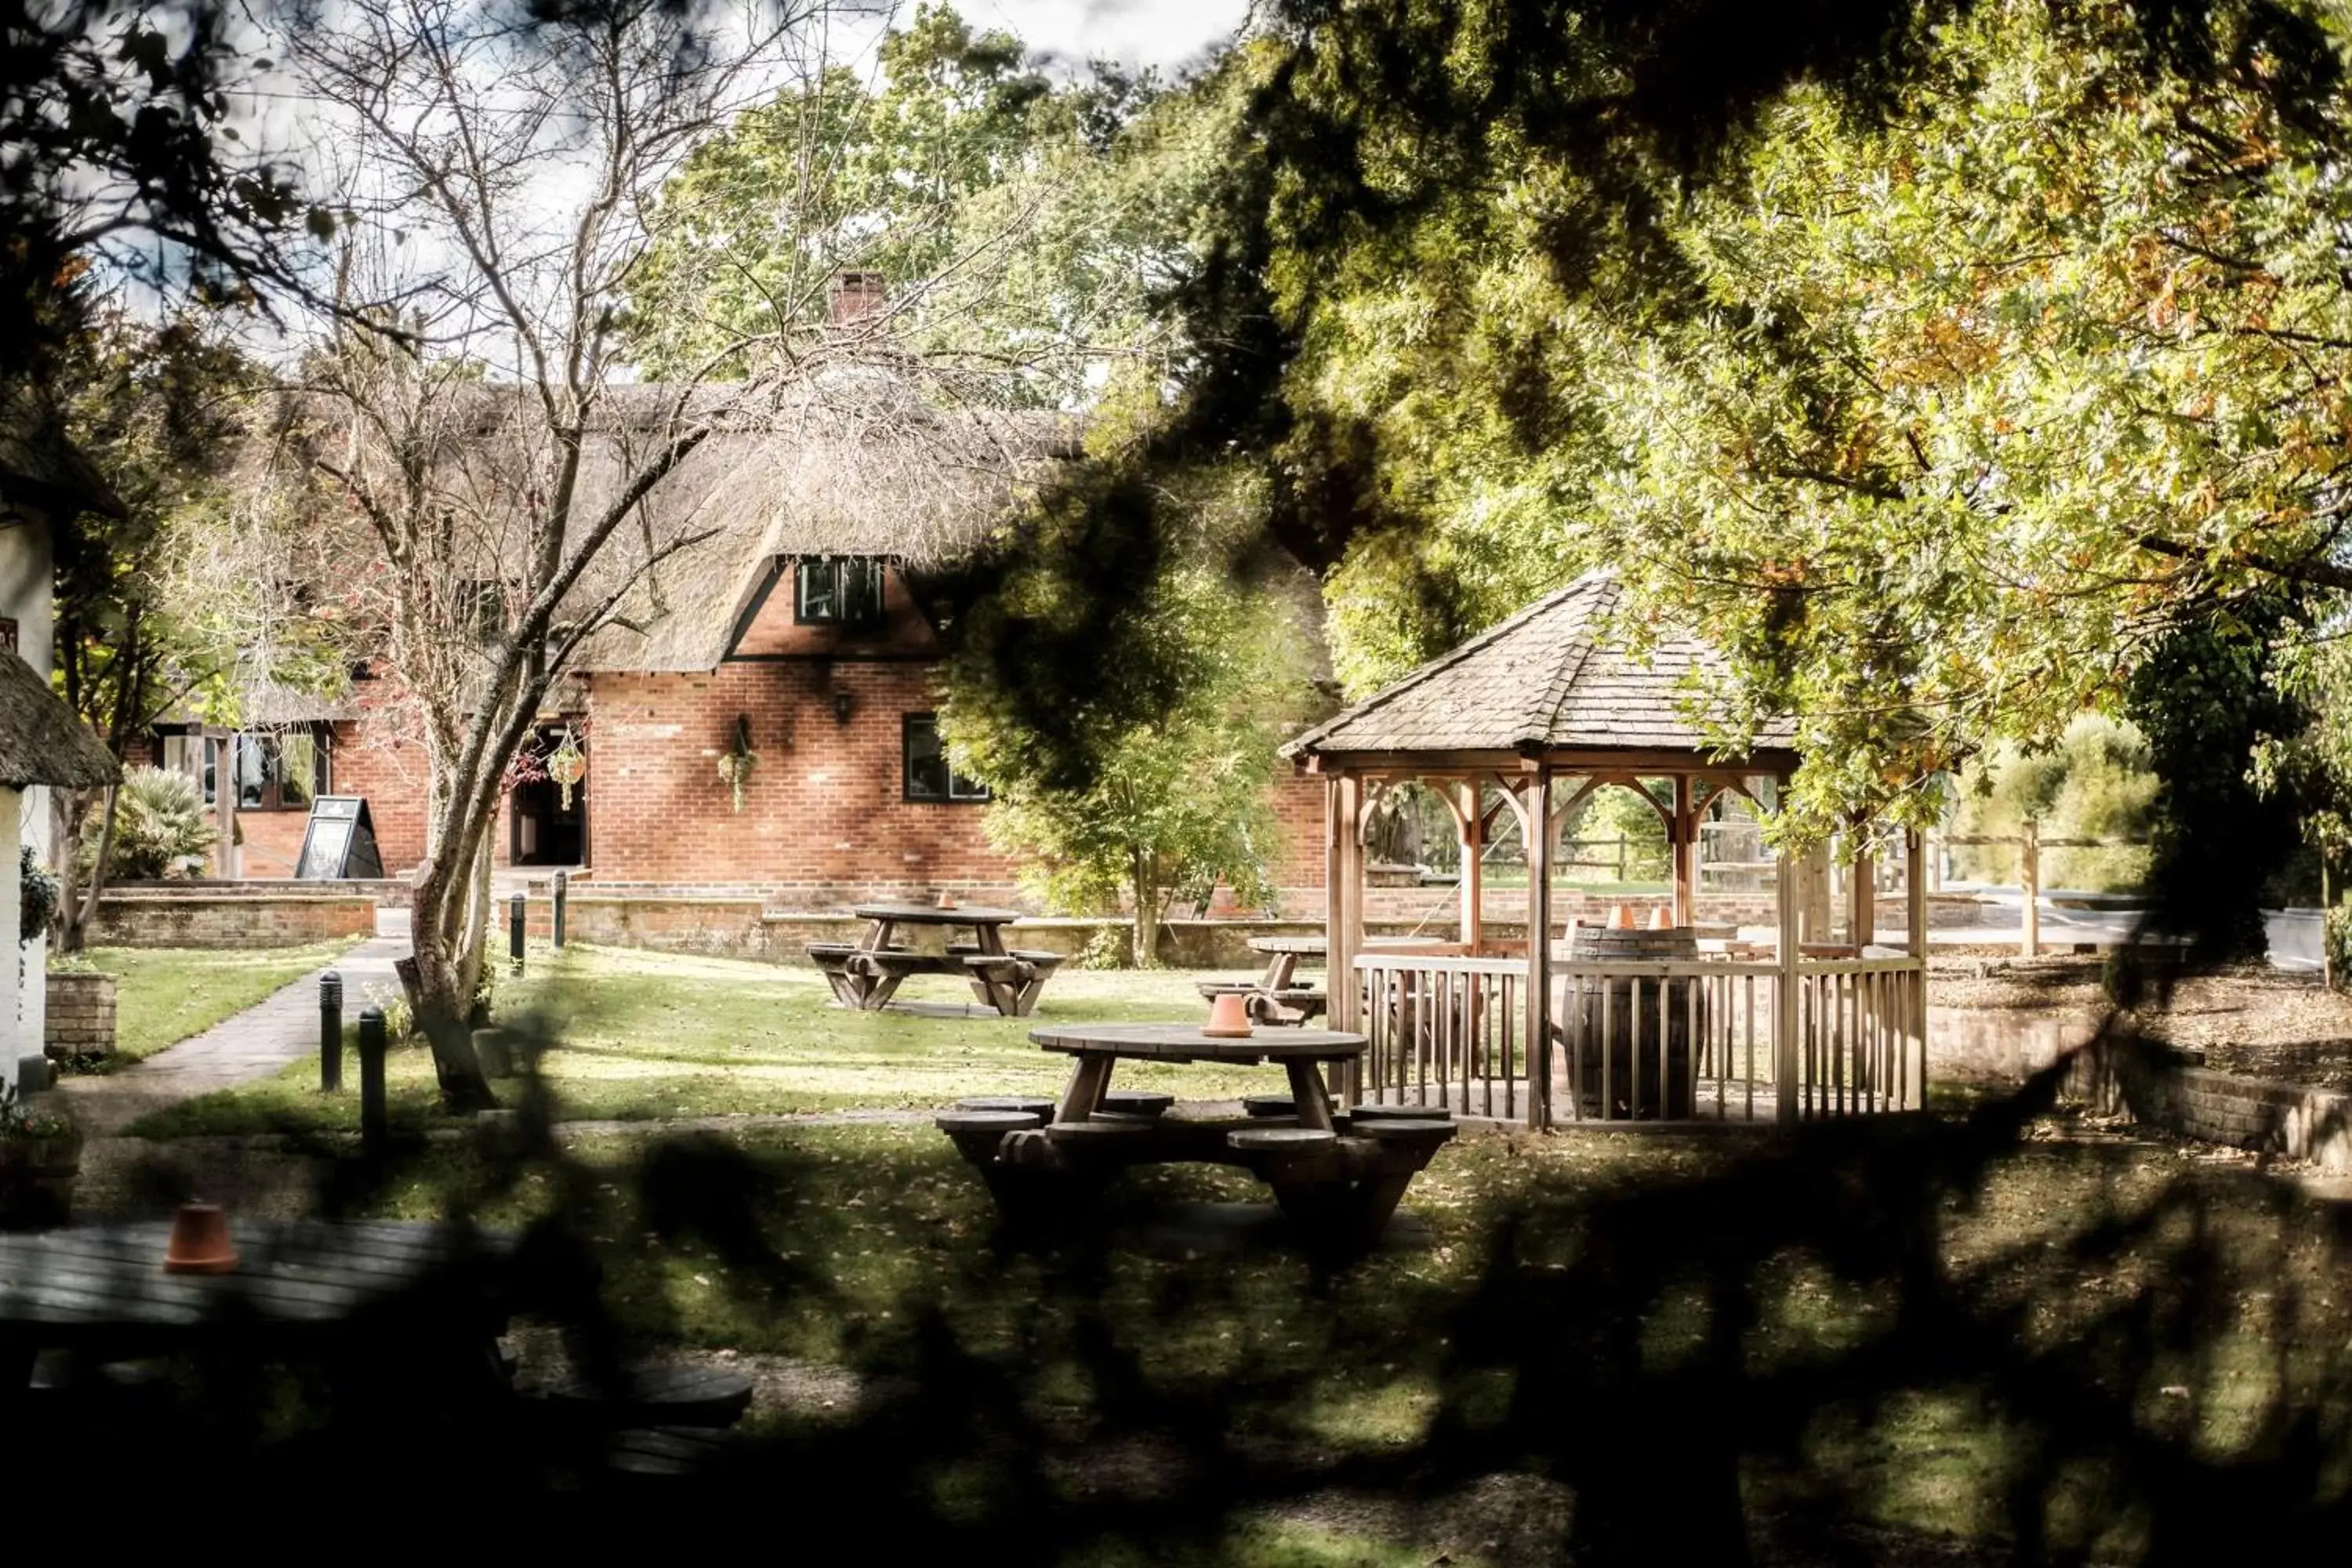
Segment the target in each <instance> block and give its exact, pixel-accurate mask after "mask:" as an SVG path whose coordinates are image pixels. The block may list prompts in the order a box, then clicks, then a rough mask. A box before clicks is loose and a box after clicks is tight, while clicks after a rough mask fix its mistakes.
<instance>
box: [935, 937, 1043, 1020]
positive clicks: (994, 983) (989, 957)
mask: <svg viewBox="0 0 2352 1568" xmlns="http://www.w3.org/2000/svg"><path fill="white" fill-rule="evenodd" d="M1065 958H1066V954H1063V953H1058V952H1032V951H1030V950H1027V949H1018V950H1015V951H1014V952H968V953H965V954H963V955H962V958H961V961H960V962H961V963H962V965H963V969H964V973H965V976H966V978H968V979H970V980H971V990H972V994H973V995H975V996H977V997H979V998H980V999H981V1000H982V1002H984V1003H986V1004H987V1005H990V1006H992V1007H994V1008H996V1009H997V1011H998V1012H1000V1013H1003V1015H1004V1016H1007V1017H1014V1018H1025V1017H1027V1016H1029V1015H1030V1014H1032V1013H1034V1012H1035V1011H1036V1008H1037V994H1038V993H1039V992H1040V991H1043V990H1044V989H1045V982H1046V981H1048V980H1050V979H1052V978H1053V974H1054V971H1055V970H1056V969H1058V968H1060V967H1061V966H1062V963H1063V962H1064V960H1065Z"/></svg>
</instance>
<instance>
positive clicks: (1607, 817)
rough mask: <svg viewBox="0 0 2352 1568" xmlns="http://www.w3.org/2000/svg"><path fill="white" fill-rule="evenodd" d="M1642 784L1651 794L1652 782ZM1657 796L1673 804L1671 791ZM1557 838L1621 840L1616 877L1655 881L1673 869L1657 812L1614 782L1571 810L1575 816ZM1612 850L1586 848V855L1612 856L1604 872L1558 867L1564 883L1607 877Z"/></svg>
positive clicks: (1613, 869) (1612, 874)
mask: <svg viewBox="0 0 2352 1568" xmlns="http://www.w3.org/2000/svg"><path fill="white" fill-rule="evenodd" d="M1647 787H1648V788H1649V790H1650V791H1651V793H1652V794H1654V795H1655V794H1656V793H1657V788H1656V786H1655V785H1649V786H1647ZM1662 799H1663V802H1664V805H1666V807H1667V808H1668V809H1669V810H1671V809H1672V808H1673V805H1674V796H1673V795H1672V794H1671V792H1670V791H1669V793H1667V794H1665V795H1663V797H1662ZM1560 837H1561V838H1562V839H1563V840H1566V839H1571V838H1580V839H1588V840H1590V839H1604V840H1612V841H1613V840H1615V839H1619V838H1622V839H1625V840H1626V841H1627V843H1626V850H1625V876H1624V878H1623V880H1625V881H1629V882H1655V881H1661V880H1663V879H1665V878H1666V877H1667V876H1668V875H1669V874H1670V872H1671V871H1672V869H1673V868H1672V867H1671V865H1670V864H1669V863H1668V862H1669V858H1668V855H1667V849H1666V824H1665V821H1664V818H1662V817H1661V816H1658V814H1657V811H1656V810H1655V808H1654V807H1653V806H1652V805H1650V804H1649V802H1647V801H1645V800H1643V798H1642V797H1641V796H1640V795H1636V794H1634V793H1633V791H1632V790H1630V789H1627V788H1624V787H1623V786H1622V785H1619V784H1604V785H1602V786H1601V788H1600V789H1598V790H1595V791H1594V792H1593V793H1592V795H1591V798H1590V799H1588V800H1587V801H1586V802H1585V803H1584V804H1583V805H1581V806H1579V807H1578V808H1577V813H1576V816H1575V818H1574V819H1573V820H1572V821H1570V823H1568V824H1567V825H1566V826H1563V827H1562V828H1561V830H1560ZM1560 853H1561V855H1562V856H1563V858H1564V857H1565V856H1566V855H1567V854H1568V853H1569V851H1568V850H1567V848H1566V847H1565V846H1564V845H1563V847H1562V848H1561V850H1560ZM1615 853H1616V847H1615V845H1614V843H1613V842H1612V843H1610V844H1609V845H1608V846H1607V847H1594V848H1593V850H1592V855H1591V858H1593V859H1595V860H1599V859H1603V858H1611V859H1612V864H1611V866H1610V868H1609V870H1608V872H1607V873H1606V874H1605V876H1604V874H1603V873H1602V872H1601V868H1600V867H1598V866H1579V867H1574V868H1567V867H1563V868H1561V870H1562V875H1563V876H1565V877H1566V878H1567V879H1568V880H1570V881H1592V880H1601V879H1615V877H1616V867H1615V864H1614V861H1613V857H1614V855H1615Z"/></svg>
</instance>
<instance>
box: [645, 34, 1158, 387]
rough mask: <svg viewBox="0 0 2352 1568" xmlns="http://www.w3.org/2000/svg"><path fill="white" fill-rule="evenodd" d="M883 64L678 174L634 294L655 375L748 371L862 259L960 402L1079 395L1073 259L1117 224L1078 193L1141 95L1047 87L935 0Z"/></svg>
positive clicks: (1082, 319)
mask: <svg viewBox="0 0 2352 1568" xmlns="http://www.w3.org/2000/svg"><path fill="white" fill-rule="evenodd" d="M879 55H880V59H879V72H878V79H877V80H876V81H874V82H873V83H872V84H871V85H869V84H868V83H867V82H866V80H865V79H861V77H860V76H859V75H858V73H857V72H856V71H854V70H852V69H850V68H847V67H845V66H831V67H828V68H824V69H822V70H820V71H818V72H815V73H814V74H813V75H811V76H810V78H809V79H807V80H805V81H803V82H800V83H797V84H795V85H793V86H792V87H790V88H788V89H785V90H784V91H782V92H781V93H779V94H778V95H777V96H776V98H775V99H774V100H772V101H771V102H769V103H767V104H764V105H762V106H761V107H759V108H755V109H751V110H747V111H745V112H744V113H742V114H740V115H739V116H737V117H736V118H735V119H734V120H733V121H731V122H730V124H729V125H728V126H727V127H726V128H725V129H724V131H723V132H720V133H719V134H718V135H716V136H714V137H712V138H711V139H710V140H709V141H708V142H705V143H704V144H703V145H702V146H701V147H699V148H698V149H697V150H696V151H695V152H694V153H693V154H692V155H691V156H689V157H688V158H687V159H686V160H685V161H684V162H683V163H682V164H681V166H680V167H679V169H678V171H677V174H675V175H674V176H672V177H671V178H670V179H669V180H668V182H667V184H665V185H664V186H663V188H662V192H661V196H660V201H659V205H658V209H657V212H656V216H655V228H654V233H655V238H654V242H653V243H652V244H651V245H650V246H649V247H648V248H647V250H646V256H645V258H644V259H643V262H642V264H641V265H640V266H639V267H638V268H637V269H636V271H635V276H634V277H633V278H632V279H631V282H630V285H629V295H628V313H627V323H628V327H627V335H628V340H629V342H630V344H631V347H632V351H633V353H635V356H636V357H637V359H638V360H639V362H640V363H642V365H643V366H644V368H645V369H646V371H647V372H648V373H649V374H653V375H656V376H659V377H664V378H678V377H707V376H709V375H713V374H717V375H740V374H743V365H744V363H745V361H744V359H743V357H742V345H743V344H744V343H745V342H746V341H747V340H751V339H756V338H759V337H761V335H763V334H769V333H776V332H788V331H793V330H796V329H797V328H798V327H799V326H800V325H801V324H802V323H803V322H805V321H808V320H810V319H812V318H816V319H822V317H823V314H824V310H825V309H826V295H825V290H826V288H827V285H828V282H829V280H830V279H832V278H834V277H835V275H836V274H837V273H839V272H842V271H844V270H850V269H855V270H860V271H870V272H873V273H877V274H878V275H879V276H880V277H881V279H883V280H884V284H885V287H886V288H887V290H888V295H889V298H888V302H887V305H886V306H885V307H884V309H885V310H887V313H888V314H889V316H890V317H891V319H892V321H893V331H894V332H895V333H897V334H898V336H899V337H901V338H902V339H903V340H904V341H905V342H907V343H908V346H910V347H912V348H916V349H919V350H921V351H922V352H923V354H924V362H925V363H926V364H927V366H928V369H929V374H931V375H934V376H940V377H946V378H949V379H952V380H954V381H955V382H956V383H957V384H958V386H959V389H960V390H961V392H962V393H963V394H964V395H984V396H987V397H989V398H992V399H995V400H1003V399H1013V400H1024V401H1044V402H1047V403H1058V402H1063V401H1066V400H1067V399H1068V398H1069V397H1071V396H1074V395H1079V394H1080V393H1082V391H1083V389H1084V381H1083V370H1082V368H1081V369H1078V370H1076V372H1074V371H1073V368H1072V367H1071V366H1070V365H1068V364H1067V363H1065V360H1066V350H1067V349H1068V348H1069V347H1070V346H1071V345H1072V344H1073V343H1076V342H1082V341H1086V340H1090V339H1092V338H1094V337H1097V336H1099V335H1101V332H1102V328H1101V327H1100V325H1099V321H1098V318H1099V317H1100V316H1101V315H1102V313H1103V311H1104V309H1105V304H1104V302H1103V301H1102V300H1097V299H1096V298H1095V296H1096V295H1097V294H1099V293H1101V292H1103V291H1104V288H1105V285H1104V282H1103V279H1101V278H1100V277H1098V276H1095V275H1092V274H1091V273H1090V272H1089V270H1088V268H1087V265H1086V263H1085V261H1084V259H1083V258H1084V257H1085V256H1086V255H1087V253H1088V252H1089V251H1099V250H1102V249H1104V248H1106V246H1105V240H1104V237H1105V236H1106V235H1107V234H1109V233H1111V232H1112V231H1115V230H1116V229H1117V228H1118V222H1117V213H1116V210H1115V209H1113V208H1111V207H1109V206H1107V205H1104V204H1102V203H1099V202H1085V201H1081V200H1078V199H1076V197H1077V193H1078V192H1079V191H1080V189H1081V188H1084V189H1086V190H1088V191H1092V192H1095V193H1097V194H1099V192H1100V188H1101V184H1102V168H1103V166H1104V165H1105V164H1106V163H1108V160H1109V157H1110V152H1111V148H1112V145H1113V143H1114V142H1116V141H1117V139H1118V132H1119V129H1120V127H1121V126H1122V125H1124V124H1125V123H1126V122H1127V121H1129V119H1131V118H1132V117H1133V116H1134V114H1135V113H1136V112H1137V111H1138V110H1139V109H1140V108H1141V107H1142V106H1143V105H1144V104H1145V103H1147V102H1148V101H1149V100H1150V96H1151V91H1152V89H1151V84H1150V82H1149V81H1148V80H1143V81H1138V80H1134V79H1127V78H1124V77H1121V76H1118V75H1117V74H1116V73H1113V72H1109V71H1108V70H1100V69H1098V70H1097V72H1096V73H1095V74H1094V75H1093V76H1091V77H1089V78H1087V79H1083V80H1080V81H1078V82H1076V83H1073V84H1070V85H1066V86H1056V85H1055V84H1054V83H1053V82H1051V81H1049V80H1048V79H1046V78H1045V76H1044V75H1042V74H1041V73H1040V72H1039V71H1037V70H1036V69H1035V68H1033V67H1032V66H1031V65H1030V63H1029V62H1028V60H1027V58H1026V56H1025V54H1024V49H1023V47H1022V45H1021V41H1020V40H1019V39H1018V38H1017V37H1013V35H1012V34H1011V33H1008V32H1004V31H1001V30H987V31H982V30H976V29H974V28H973V27H972V26H971V25H970V24H968V23H967V22H965V21H964V20H963V19H962V18H961V17H960V16H957V15H956V14H955V13H954V12H953V11H952V10H950V9H949V8H948V7H946V6H944V5H920V6H918V7H917V9H916V11H915V14H914V16H913V18H912V20H911V21H910V22H909V23H908V26H906V27H904V28H903V29H898V30H894V31H892V32H890V33H888V34H887V35H886V36H885V37H884V38H883V41H882V45H881V48H880V51H879ZM989 198H993V199H989ZM1112 248H1115V247H1112Z"/></svg>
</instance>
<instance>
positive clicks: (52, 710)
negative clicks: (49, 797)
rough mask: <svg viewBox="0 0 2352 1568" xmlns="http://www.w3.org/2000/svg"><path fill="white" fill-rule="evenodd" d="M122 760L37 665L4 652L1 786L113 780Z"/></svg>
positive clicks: (0, 659) (0, 662)
mask: <svg viewBox="0 0 2352 1568" xmlns="http://www.w3.org/2000/svg"><path fill="white" fill-rule="evenodd" d="M121 777H122V765H121V763H118V762H116V761H115V760H114V757H113V754H112V753H110V752H108V751H107V749H106V748H105V746H103V745H102V744H100V742H99V739H98V737H97V736H96V735H94V734H92V733H90V731H89V726H88V725H86V724H84V723H83V722H82V721H80V720H79V718H77V717H76V716H75V715H74V710H72V709H70V708H68V707H67V706H66V705H65V703H64V702H63V701H61V700H59V699H58V695H57V693H56V692H54V691H51V690H50V689H49V686H48V682H47V681H45V680H43V679H41V678H40V677H39V676H38V675H36V674H35V673H33V667H32V666H30V665H28V664H26V662H25V661H24V660H23V659H21V658H17V657H16V655H14V654H0V786H5V787H6V788H8V789H15V790H22V789H29V788H31V787H32V786H33V785H35V784H63V785H67V786H69V787H72V788H77V789H86V788H90V787H93V786H96V785H99V784H114V783H116V782H118V781H119V780H121Z"/></svg>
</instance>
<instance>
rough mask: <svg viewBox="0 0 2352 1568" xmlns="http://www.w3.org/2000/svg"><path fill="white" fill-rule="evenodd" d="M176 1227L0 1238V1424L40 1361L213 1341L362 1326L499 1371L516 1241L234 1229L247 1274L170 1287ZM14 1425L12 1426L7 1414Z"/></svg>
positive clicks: (323, 1227)
mask: <svg viewBox="0 0 2352 1568" xmlns="http://www.w3.org/2000/svg"><path fill="white" fill-rule="evenodd" d="M171 1229H172V1226H171V1222H170V1221H168V1220H152V1221H132V1222H117V1223H110V1224H101V1225H77V1226H67V1227H65V1228H62V1229H58V1230H47V1231H34V1232H27V1233H23V1234H13V1235H11V1234H0V1413H5V1408H6V1406H7V1405H8V1404H9V1403H10V1402H11V1401H12V1400H16V1399H18V1398H21V1397H23V1395H24V1394H25V1392H26V1383H27V1380H28V1378H29V1375H30V1373H31V1370H32V1363H33V1360H34V1357H35V1355H36V1354H37V1352H39V1351H41V1350H44V1349H52V1348H54V1349H58V1350H62V1351H66V1352H73V1353H77V1354H80V1355H84V1356H88V1357H91V1358H94V1359H97V1360H100V1361H109V1360H120V1359H127V1358H132V1357H139V1356H152V1355H158V1354H169V1353H173V1352H180V1351H184V1350H189V1349H193V1348H197V1347H200V1346H202V1345H204V1344H205V1343H207V1342H214V1341H216V1340H226V1339H241V1340H242V1341H244V1342H248V1343H253V1344H257V1345H258V1346H259V1347H261V1348H263V1349H268V1348H269V1347H272V1346H283V1347H285V1348H294V1347H296V1346H299V1345H304V1344H310V1345H315V1344H317V1343H319V1342H321V1341H322V1340H332V1339H335V1338H339V1337H347V1336H351V1335H352V1334H354V1333H355V1332H356V1331H360V1330H362V1328H363V1327H364V1329H366V1330H367V1331H370V1333H371V1335H372V1336H373V1338H374V1339H376V1340H379V1341H398V1342H406V1343H409V1344H411V1345H416V1346H420V1347H423V1348H425V1349H426V1350H428V1351H430V1352H435V1353H436V1354H438V1355H443V1356H446V1359H445V1360H443V1361H441V1362H440V1363H439V1370H440V1371H442V1372H444V1373H446V1374H448V1375H451V1376H454V1377H456V1378H458V1379H460V1380H465V1379H477V1380H478V1379H480V1378H482V1377H484V1376H486V1375H487V1373H488V1369H489V1368H490V1367H492V1366H494V1364H495V1362H496V1355H495V1344H494V1341H495V1339H496V1336H497V1335H498V1334H499V1332H500V1331H503V1329H504V1327H505V1318H506V1306H505V1303H506V1300H507V1297H508V1294H509V1280H510V1276H511V1271H512V1263H513V1258H514V1250H515V1238H514V1237H512V1236H511V1235H509V1234H505V1233H501V1232H494V1231H468V1230H462V1229H459V1228H457V1227H454V1226H439V1225H432V1224H425V1223H404V1222H400V1221H390V1220H386V1221H375V1222H368V1223H345V1222H337V1221H327V1220H268V1219H253V1218H247V1217H245V1216H241V1215H239V1216H232V1217H231V1220H230V1224H229V1234H230V1239H231V1241H232V1243H233V1245H234V1246H235V1247H236V1251H237V1267H236V1269H235V1270H234V1271H233V1272H230V1273H226V1274H166V1273H165V1272H163V1253H164V1249H165V1247H166V1246H167V1245H168V1243H169V1240H170V1237H171ZM0 1420H5V1414H0Z"/></svg>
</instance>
